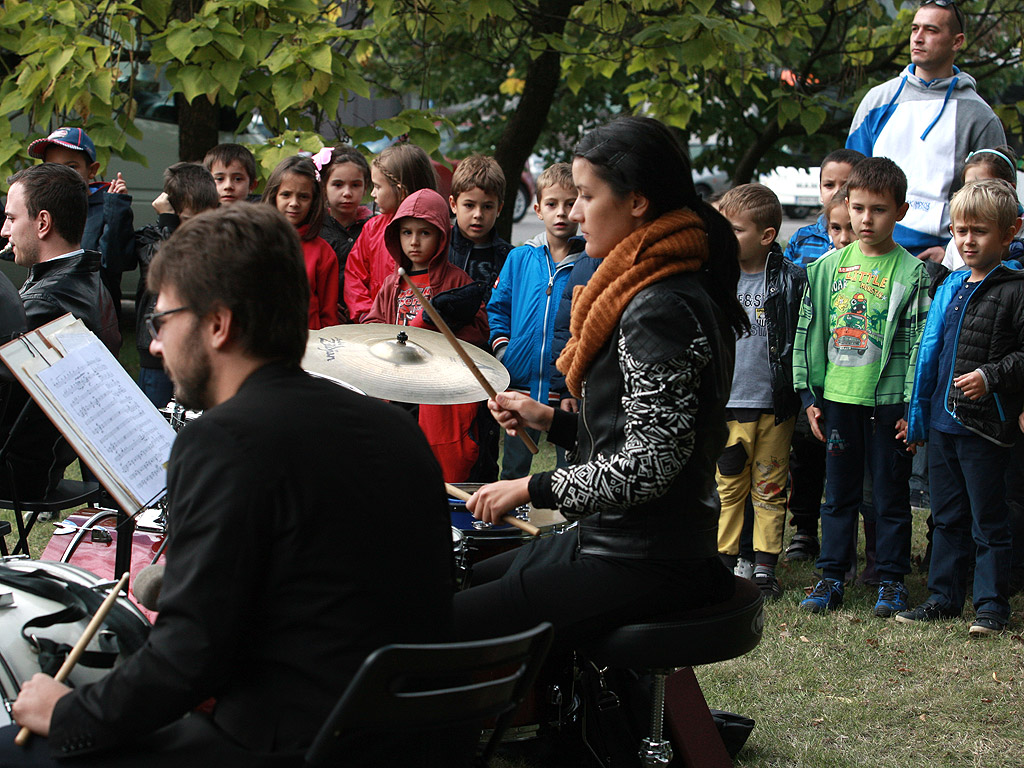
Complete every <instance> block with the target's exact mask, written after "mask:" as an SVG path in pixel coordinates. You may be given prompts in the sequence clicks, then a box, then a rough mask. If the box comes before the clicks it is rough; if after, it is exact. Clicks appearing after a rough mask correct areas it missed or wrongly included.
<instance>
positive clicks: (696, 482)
mask: <svg viewBox="0 0 1024 768" xmlns="http://www.w3.org/2000/svg"><path fill="white" fill-rule="evenodd" d="M703 281H704V277H703V276H702V275H701V274H700V273H684V274H680V275H675V276H673V277H670V278H667V279H665V280H663V281H660V282H658V283H655V284H654V285H652V286H649V287H647V288H645V289H644V290H642V291H640V292H639V293H638V294H637V295H636V296H635V297H634V298H633V300H632V301H631V302H630V303H629V306H628V307H627V308H626V310H625V311H624V312H623V314H622V317H621V318H620V320H619V325H618V327H617V328H616V330H615V331H614V332H613V333H612V336H611V337H610V339H609V341H608V342H607V343H606V344H605V347H604V348H603V349H602V350H601V351H600V352H599V353H598V355H597V357H596V358H595V360H594V361H593V362H592V363H591V366H590V369H589V370H588V373H587V377H586V380H585V381H584V383H583V397H582V400H581V404H580V414H579V416H578V418H573V415H572V414H568V413H566V412H564V411H556V417H555V419H556V421H555V423H553V424H552V429H551V431H550V432H549V435H548V437H549V439H550V440H552V441H553V442H562V441H563V438H564V436H565V435H566V430H567V428H571V424H572V422H575V425H576V438H577V449H576V454H577V459H578V462H580V463H579V464H578V465H577V466H573V467H569V468H568V469H566V470H556V472H547V473H541V474H539V475H535V476H534V477H533V478H531V481H530V494H531V498H532V499H533V501H534V503H535V504H537V505H538V506H560V507H561V508H562V512H563V514H565V515H566V516H567V517H570V518H572V517H580V516H582V515H588V516H586V517H584V518H583V519H582V520H581V522H580V525H579V528H578V531H579V541H580V551H581V552H585V553H589V554H598V555H608V556H615V557H625V558H637V559H643V558H655V559H666V560H678V559H685V560H697V559H703V558H710V557H714V556H715V553H716V552H717V549H718V547H717V535H718V515H719V505H718V499H717V495H716V493H715V462H716V461H717V459H718V457H719V455H720V454H721V451H722V448H723V446H724V445H725V438H726V429H725V403H726V402H727V401H728V399H729V391H730V389H731V386H732V370H733V358H734V354H735V340H734V337H733V333H732V331H731V330H730V329H729V328H728V327H727V326H725V321H724V319H723V316H722V314H721V312H720V311H719V309H718V308H717V307H716V306H715V305H714V303H713V302H712V300H711V298H710V296H709V295H708V293H707V291H706V290H705V287H704V284H703ZM623 350H625V351H627V352H626V354H628V358H629V359H628V360H626V359H624V358H623V355H622V354H620V351H623ZM681 359H685V360H686V361H687V364H686V365H685V366H683V367H682V368H679V369H676V370H679V371H683V373H682V374H681V375H682V376H683V379H682V383H683V384H685V385H686V386H685V390H686V391H685V398H684V401H683V402H681V403H679V405H681V406H684V407H685V410H686V411H687V412H688V414H689V415H688V416H687V417H686V419H687V421H686V424H685V427H686V428H685V429H684V430H683V431H680V432H676V433H670V434H668V435H665V434H664V431H665V430H664V426H665V424H666V423H669V422H672V421H673V420H675V421H676V423H677V424H678V415H679V414H678V413H675V414H673V413H668V412H658V411H657V410H656V409H654V410H650V411H647V412H645V413H640V414H637V413H635V412H634V413H632V414H630V413H628V412H627V407H628V406H627V405H625V404H624V402H623V400H624V396H628V397H631V398H637V399H639V398H641V397H643V396H641V395H639V394H634V395H629V389H630V388H633V390H634V392H638V390H637V387H636V385H637V384H638V383H639V384H641V386H645V387H646V386H648V384H649V385H650V386H651V387H654V388H657V387H658V386H659V384H662V383H665V382H664V381H662V382H659V381H658V380H657V379H652V380H649V381H648V380H646V379H645V370H657V369H658V366H659V365H660V364H668V363H671V362H672V361H676V360H681ZM690 363H692V365H691V364H690ZM637 369H639V370H637ZM627 378H629V379H631V381H627ZM678 385H679V382H676V384H675V386H677V387H678ZM670 388H671V387H670ZM652 402H655V403H656V402H657V400H656V399H655V400H653V401H652ZM630 418H632V419H634V423H629V420H630ZM637 422H639V423H637ZM627 425H628V429H627ZM559 433H561V436H560V435H559ZM659 433H662V434H659ZM638 438H639V439H640V440H645V439H651V440H661V441H666V440H667V441H668V442H669V443H670V444H671V443H672V442H675V443H676V445H675V447H676V448H677V449H678V448H679V447H680V446H682V449H683V450H682V451H681V454H680V455H682V456H683V460H684V463H683V464H682V467H681V468H677V467H673V466H671V463H672V462H671V460H668V461H666V463H665V466H660V465H658V464H657V463H655V465H654V466H643V467H640V468H639V472H640V473H642V474H644V475H645V476H646V478H647V480H649V481H650V482H649V484H650V485H653V486H656V487H657V490H656V491H654V492H653V493H646V494H641V495H645V496H646V499H644V500H641V501H639V502H636V501H635V489H636V488H637V487H638V486H639V487H640V488H641V490H643V483H644V482H645V481H644V480H641V481H640V482H639V483H638V482H637V479H636V478H635V477H625V478H622V477H621V475H617V470H618V467H620V466H622V464H621V463H620V464H616V462H615V461H614V458H615V456H616V455H620V456H622V455H628V454H629V453H630V452H631V450H633V447H631V445H630V444H629V442H627V441H628V440H636V439H638ZM687 447H689V448H690V450H689V451H688V452H687V451H686V450H685V449H686V448H687ZM667 453H672V452H671V451H668V452H667ZM653 460H654V461H655V462H658V461H660V460H661V457H660V456H657V455H655V456H654V457H653ZM602 465H604V466H603V467H602ZM673 471H674V472H675V475H674V476H670V475H671V473H672V472H673ZM558 473H563V474H562V475H560V476H557V477H555V475H557V474H558ZM568 477H573V478H574V480H573V482H575V483H576V484H577V486H579V488H580V493H579V494H577V497H578V496H580V495H582V496H586V495H587V494H590V495H591V496H592V497H593V498H594V506H593V508H591V509H580V508H573V505H574V504H579V500H578V498H577V500H576V501H574V500H573V499H572V494H568V495H567V494H565V493H562V492H561V491H560V490H559V486H560V484H561V483H562V482H563V480H564V479H565V478H568ZM620 479H621V480H622V481H623V482H622V485H627V486H628V485H630V483H633V485H632V486H631V487H633V488H634V494H633V495H631V496H630V498H624V499H621V500H617V490H618V487H619V486H620V483H619V480H620ZM588 481H589V482H588ZM627 495H628V494H627ZM559 496H562V498H559ZM567 497H568V503H569V506H568V507H567V505H566V504H567ZM580 506H582V505H580Z"/></svg>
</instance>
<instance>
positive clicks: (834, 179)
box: [783, 149, 864, 269]
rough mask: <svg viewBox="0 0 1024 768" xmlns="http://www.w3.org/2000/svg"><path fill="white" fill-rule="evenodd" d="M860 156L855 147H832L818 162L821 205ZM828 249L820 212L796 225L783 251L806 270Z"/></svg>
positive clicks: (830, 243)
mask: <svg viewBox="0 0 1024 768" xmlns="http://www.w3.org/2000/svg"><path fill="white" fill-rule="evenodd" d="M863 159H864V155H863V154H861V153H860V152H858V151H857V150H855V149H836V150H833V151H832V152H829V153H828V154H827V155H825V157H824V159H823V160H822V161H821V168H820V169H819V174H818V192H819V194H820V196H821V204H822V206H827V205H828V204H829V201H830V200H831V199H832V197H833V196H834V195H835V193H836V192H838V191H839V189H840V187H842V186H843V185H844V184H845V183H846V180H847V179H848V178H849V177H850V172H851V171H852V170H853V168H854V166H855V165H857V163H859V162H860V161H861V160H863ZM831 250H832V239H831V238H830V237H829V233H828V222H827V221H826V220H825V214H824V212H822V214H821V215H820V216H818V218H817V220H816V221H815V222H814V223H813V224H808V225H807V226H804V227H800V229H798V230H797V231H796V232H794V233H793V236H792V237H791V238H790V239H789V242H788V243H787V244H786V250H785V252H784V253H783V256H785V257H786V258H787V259H789V260H790V261H792V262H793V263H794V264H796V265H797V266H800V267H803V268H804V269H807V265H808V264H811V263H812V262H814V261H816V260H817V259H819V258H821V257H822V256H824V255H825V254H826V253H828V252H829V251H831Z"/></svg>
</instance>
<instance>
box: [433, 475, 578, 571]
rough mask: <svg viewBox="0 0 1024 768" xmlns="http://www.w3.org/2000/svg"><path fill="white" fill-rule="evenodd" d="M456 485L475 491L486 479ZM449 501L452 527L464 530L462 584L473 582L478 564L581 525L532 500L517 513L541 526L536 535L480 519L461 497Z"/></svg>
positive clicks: (461, 564)
mask: <svg viewBox="0 0 1024 768" xmlns="http://www.w3.org/2000/svg"><path fill="white" fill-rule="evenodd" d="M453 485H454V486H455V487H456V488H458V489H460V490H463V491H465V492H466V493H475V492H476V491H477V490H479V489H480V488H481V487H483V485H484V483H453ZM448 505H449V508H450V510H451V516H452V530H453V531H455V530H458V531H460V532H461V533H462V536H463V547H462V561H461V563H460V575H462V577H463V578H462V581H461V583H460V586H466V585H467V584H468V583H469V577H470V576H471V575H472V573H473V565H474V564H476V563H479V562H481V561H482V560H486V559H487V558H489V557H493V556H494V555H500V554H501V553H502V552H508V551H509V550H510V549H515V548H516V547H520V546H522V545H523V544H525V543H527V542H529V541H531V540H532V539H534V538H543V537H545V536H557V535H559V534H562V533H565V532H566V531H568V530H571V529H573V528H575V527H576V525H577V523H575V522H572V523H570V522H569V521H568V520H566V519H565V518H564V517H563V516H562V514H561V513H560V512H558V511H557V510H554V509H538V508H536V507H534V506H533V505H532V504H529V505H524V506H522V507H519V508H517V509H516V510H515V512H514V513H513V514H515V515H516V516H517V517H519V518H521V519H523V520H528V521H529V522H531V523H533V524H534V525H536V526H537V527H538V528H540V534H539V535H538V536H536V537H534V536H531V535H530V534H528V533H526V531H523V530H520V529H519V528H516V527H515V526H512V525H508V524H504V525H492V524H491V523H485V522H483V521H482V520H477V519H476V518H475V517H473V515H471V514H470V513H469V511H468V510H467V509H466V502H464V501H462V500H461V499H453V498H451V497H449V499H448Z"/></svg>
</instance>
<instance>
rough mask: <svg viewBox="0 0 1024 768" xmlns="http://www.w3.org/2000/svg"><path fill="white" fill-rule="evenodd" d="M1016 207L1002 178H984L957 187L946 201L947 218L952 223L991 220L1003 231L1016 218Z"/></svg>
mask: <svg viewBox="0 0 1024 768" xmlns="http://www.w3.org/2000/svg"><path fill="white" fill-rule="evenodd" d="M1018 206H1019V203H1018V202H1017V193H1016V192H1014V189H1013V187H1011V186H1010V185H1009V184H1007V183H1006V182H1005V181H1003V180H1002V179H984V180H983V181H972V182H971V183H970V184H965V185H964V186H962V187H961V188H960V189H959V190H957V193H956V194H955V195H953V199H952V200H951V201H950V203H949V217H950V220H951V221H952V222H953V223H954V224H956V223H957V222H964V223H971V222H974V223H977V222H982V221H992V222H995V225H996V227H997V228H998V229H999V230H1000V231H1004V230H1006V229H1009V228H1010V227H1012V226H1013V225H1014V222H1016V221H1017V217H1018V216H1019V213H1018V210H1019V208H1018Z"/></svg>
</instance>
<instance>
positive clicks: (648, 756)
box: [640, 670, 672, 768]
mask: <svg viewBox="0 0 1024 768" xmlns="http://www.w3.org/2000/svg"><path fill="white" fill-rule="evenodd" d="M652 674H653V676H654V685H653V687H652V689H651V735H650V736H648V737H647V738H645V739H644V740H643V741H642V742H641V746H640V759H641V761H642V762H643V765H644V766H645V768H655V767H656V766H665V765H668V764H669V763H670V762H671V761H672V744H671V743H670V742H669V740H668V739H666V738H664V730H663V728H664V722H665V678H666V677H668V671H667V670H655V671H654V672H653V673H652Z"/></svg>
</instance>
